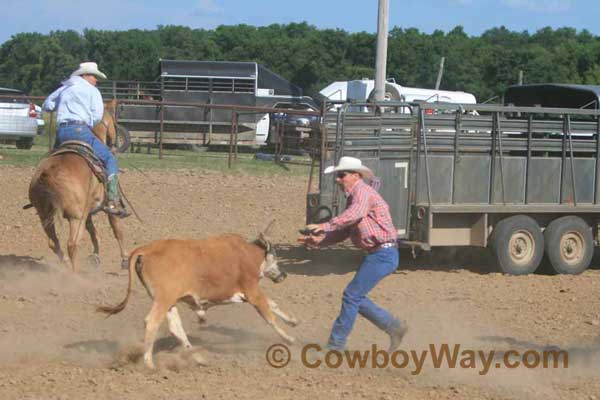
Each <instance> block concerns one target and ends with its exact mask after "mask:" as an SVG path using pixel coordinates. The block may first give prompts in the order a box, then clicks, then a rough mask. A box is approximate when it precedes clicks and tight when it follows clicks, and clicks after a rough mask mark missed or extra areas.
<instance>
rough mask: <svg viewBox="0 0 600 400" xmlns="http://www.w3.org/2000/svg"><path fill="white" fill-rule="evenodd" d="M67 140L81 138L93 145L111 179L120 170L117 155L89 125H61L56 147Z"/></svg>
mask: <svg viewBox="0 0 600 400" xmlns="http://www.w3.org/2000/svg"><path fill="white" fill-rule="evenodd" d="M67 140H79V141H81V142H86V143H87V144H89V145H90V146H92V149H94V153H96V155H97V156H98V158H99V159H100V160H101V161H102V163H103V164H104V168H106V175H107V176H108V178H109V179H110V178H111V176H112V175H114V174H116V173H117V172H119V167H118V165H117V159H116V158H115V156H114V155H113V154H112V153H111V152H110V150H109V149H108V147H107V146H106V145H105V144H104V143H102V142H101V141H100V140H99V139H98V138H97V137H96V136H95V135H94V134H93V133H92V131H91V130H90V128H89V127H88V126H87V125H76V124H73V125H62V126H59V128H58V132H57V133H56V142H55V144H54V147H58V146H60V145H61V144H62V143H63V142H66V141H67Z"/></svg>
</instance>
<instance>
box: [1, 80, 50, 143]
mask: <svg viewBox="0 0 600 400" xmlns="http://www.w3.org/2000/svg"><path fill="white" fill-rule="evenodd" d="M43 132H44V119H43V117H42V112H41V108H40V107H39V106H36V105H35V104H33V103H32V102H30V101H29V100H28V99H27V95H26V94H25V93H23V92H22V91H20V90H16V89H9V88H0V141H2V142H5V143H6V142H8V143H15V145H16V146H17V148H18V149H31V146H32V145H33V139H34V138H35V136H36V135H38V134H42V133H43Z"/></svg>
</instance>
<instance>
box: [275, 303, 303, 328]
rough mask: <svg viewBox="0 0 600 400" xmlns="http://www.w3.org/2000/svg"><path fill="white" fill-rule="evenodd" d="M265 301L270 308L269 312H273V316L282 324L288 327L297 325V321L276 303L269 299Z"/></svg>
mask: <svg viewBox="0 0 600 400" xmlns="http://www.w3.org/2000/svg"><path fill="white" fill-rule="evenodd" d="M267 301H268V302H269V307H270V308H271V311H273V314H275V315H277V316H278V317H279V318H281V319H282V320H283V322H285V323H286V324H288V325H290V326H296V325H298V320H297V319H296V318H294V317H292V316H291V315H289V314H287V313H286V312H284V311H283V310H282V309H280V308H279V306H278V305H277V303H275V302H274V301H273V300H271V299H267Z"/></svg>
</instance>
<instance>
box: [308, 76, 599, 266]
mask: <svg viewBox="0 0 600 400" xmlns="http://www.w3.org/2000/svg"><path fill="white" fill-rule="evenodd" d="M537 89H539V88H536V87H531V88H530V90H532V91H535V90H537ZM554 89H555V90H558V91H560V92H561V93H563V94H564V96H567V97H569V98H571V102H570V103H566V102H565V101H564V100H562V103H561V104H560V107H552V103H547V104H544V106H539V105H538V104H537V103H535V104H536V106H533V104H526V106H522V105H519V103H520V102H521V101H523V102H525V101H526V100H524V99H533V100H532V101H534V102H536V101H537V97H535V96H533V95H532V94H530V95H529V96H526V95H525V92H524V90H525V89H523V88H520V89H518V90H519V96H517V95H516V94H515V93H516V90H517V89H511V90H510V91H508V92H507V95H509V96H505V101H506V100H507V99H508V101H510V105H482V104H458V105H457V104H448V103H446V104H443V103H437V104H434V103H427V104H423V103H394V102H385V108H384V109H385V110H387V111H390V110H391V111H393V110H394V109H400V108H402V107H406V108H408V109H410V110H411V112H410V113H402V112H383V113H382V112H380V110H378V109H377V108H378V107H376V106H374V104H373V103H364V104H358V105H360V106H364V107H367V108H369V110H371V112H370V113H364V112H351V111H348V109H349V107H350V105H351V104H349V103H348V104H345V105H343V106H342V107H340V108H339V109H337V110H336V111H334V112H330V113H328V114H326V116H325V117H324V123H323V128H322V137H321V144H320V155H319V157H320V174H319V182H318V186H319V187H318V190H316V191H312V192H311V191H309V194H308V195H307V214H306V220H307V222H308V223H317V222H323V221H326V220H328V219H329V218H331V217H332V216H335V215H338V214H339V213H341V212H342V211H343V210H344V208H345V199H344V196H343V193H342V192H341V191H340V189H339V188H338V187H337V185H336V184H335V177H334V176H333V175H324V174H323V170H324V169H325V168H326V167H327V166H330V165H334V164H335V163H336V162H337V161H338V160H339V158H340V157H342V156H353V157H358V158H360V159H361V160H362V161H363V162H364V163H365V164H366V165H367V166H369V167H370V168H371V169H372V170H373V171H374V173H375V174H376V175H377V176H378V177H379V178H380V180H381V185H380V189H379V190H380V193H381V194H382V196H383V197H384V199H385V200H386V201H387V203H388V204H389V206H390V211H391V214H392V217H393V220H394V224H395V226H396V227H397V229H398V238H399V241H400V243H401V244H405V245H407V246H411V247H413V249H414V248H421V249H425V250H429V249H431V248H432V247H436V246H476V247H490V248H491V249H492V251H493V253H494V255H495V257H496V260H497V262H498V264H499V266H500V268H501V269H502V271H504V272H505V273H508V274H528V273H532V272H534V271H535V270H536V269H537V268H538V266H539V265H540V263H541V261H542V257H543V256H544V255H546V256H547V259H548V261H549V262H550V264H551V265H552V267H553V268H554V270H555V271H556V272H558V273H568V274H576V273H580V272H582V271H584V270H585V269H586V268H588V266H589V265H590V262H591V259H592V255H593V252H594V247H595V246H597V245H598V244H599V243H600V237H599V230H598V227H599V223H600V111H599V110H598V109H597V104H598V99H599V95H600V90H599V88H597V87H579V86H568V87H565V86H564V85H563V86H555V88H554ZM564 96H558V97H557V99H564ZM519 98H520V99H523V100H518V99H519ZM590 98H595V101H596V102H595V104H593V105H594V107H591V106H590V105H589V104H590ZM511 99H512V100H511ZM527 101H529V100H527ZM352 105H357V104H356V103H353V104H352ZM379 105H382V103H380V104H379ZM565 106H570V107H571V108H562V107H565ZM580 107H584V108H580ZM431 109H434V110H435V112H433V113H431V112H429V111H430V110H431Z"/></svg>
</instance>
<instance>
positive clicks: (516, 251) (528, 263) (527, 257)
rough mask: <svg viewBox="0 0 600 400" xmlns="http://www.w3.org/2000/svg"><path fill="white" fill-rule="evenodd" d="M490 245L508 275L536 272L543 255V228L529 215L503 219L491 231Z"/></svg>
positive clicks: (503, 270)
mask: <svg viewBox="0 0 600 400" xmlns="http://www.w3.org/2000/svg"><path fill="white" fill-rule="evenodd" d="M491 245H492V251H493V252H494V255H495V256H496V260H497V261H498V264H499V266H500V268H501V269H502V272H504V273H505V274H509V275H527V274H531V273H533V272H534V271H535V270H536V269H537V267H538V266H539V265H540V263H541V261H542V257H543V256H544V235H543V234H542V230H541V229H540V226H539V225H538V223H537V222H536V221H535V220H534V219H533V218H531V217H528V216H526V215H515V216H513V217H509V218H506V219H503V220H502V221H500V222H499V223H498V224H497V225H496V227H495V228H494V231H493V232H492V240H491Z"/></svg>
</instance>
